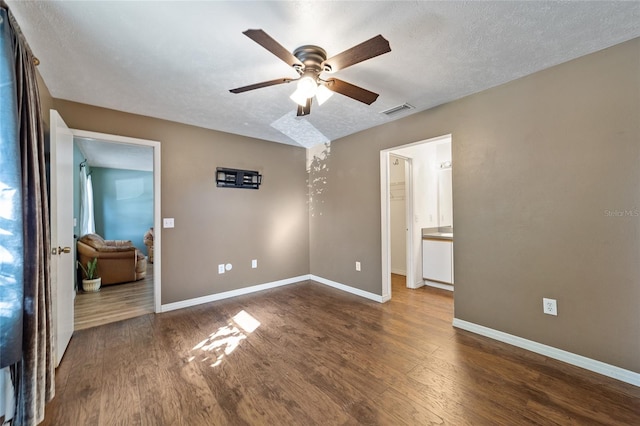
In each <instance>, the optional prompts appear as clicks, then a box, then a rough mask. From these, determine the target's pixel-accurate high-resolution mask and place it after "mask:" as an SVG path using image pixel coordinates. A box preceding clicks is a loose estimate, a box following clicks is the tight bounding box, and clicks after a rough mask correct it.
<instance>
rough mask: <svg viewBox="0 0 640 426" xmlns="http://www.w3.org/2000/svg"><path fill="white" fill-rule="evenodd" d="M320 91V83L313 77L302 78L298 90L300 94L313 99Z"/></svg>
mask: <svg viewBox="0 0 640 426" xmlns="http://www.w3.org/2000/svg"><path fill="white" fill-rule="evenodd" d="M317 91H318V83H316V80H315V79H314V78H313V77H309V76H306V77H302V78H301V79H300V80H298V89H297V90H296V92H300V94H301V95H303V96H304V97H306V98H313V97H314V96H315V95H316V92H317Z"/></svg>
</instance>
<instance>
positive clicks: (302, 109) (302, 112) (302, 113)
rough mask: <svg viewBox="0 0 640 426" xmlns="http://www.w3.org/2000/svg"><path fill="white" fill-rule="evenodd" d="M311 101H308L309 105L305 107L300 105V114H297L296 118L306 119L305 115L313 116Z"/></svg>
mask: <svg viewBox="0 0 640 426" xmlns="http://www.w3.org/2000/svg"><path fill="white" fill-rule="evenodd" d="M311 99H312V98H308V99H307V104H306V105H305V106H301V105H298V112H297V113H296V117H304V116H305V115H309V114H311Z"/></svg>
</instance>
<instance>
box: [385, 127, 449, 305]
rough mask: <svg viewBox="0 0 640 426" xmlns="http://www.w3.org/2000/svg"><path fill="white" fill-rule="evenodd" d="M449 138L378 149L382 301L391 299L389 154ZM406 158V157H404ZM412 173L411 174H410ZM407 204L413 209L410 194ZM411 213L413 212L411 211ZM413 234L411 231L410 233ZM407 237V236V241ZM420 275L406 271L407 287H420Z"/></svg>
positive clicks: (447, 136) (396, 154)
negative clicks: (411, 281) (411, 279)
mask: <svg viewBox="0 0 640 426" xmlns="http://www.w3.org/2000/svg"><path fill="white" fill-rule="evenodd" d="M448 139H449V140H450V139H452V135H451V133H449V134H446V135H442V136H437V137H435V138H430V139H424V140H421V141H417V142H413V143H409V144H406V145H400V146H394V147H392V148H387V149H383V150H380V222H381V223H380V234H381V238H380V239H381V245H382V250H381V251H382V299H383V301H387V300H389V299H391V274H390V271H391V248H390V246H391V230H390V228H391V224H390V216H391V214H390V212H391V206H390V204H391V201H390V194H389V155H390V154H393V155H395V156H402V155H401V154H398V153H397V152H396V151H398V150H401V149H404V148H409V147H412V146H416V145H422V144H425V143H432V142H440V141H443V140H448ZM405 158H408V157H405ZM412 175H413V174H412ZM405 188H406V184H405ZM405 200H407V197H406V196H405ZM407 204H408V205H411V209H413V196H411V199H410V200H409V201H407ZM412 215H413V213H412ZM413 223H414V218H413V217H411V220H410V221H409V222H408V223H407V227H409V225H410V226H411V227H413ZM411 234H413V233H411ZM411 238H413V235H411ZM408 240H409V239H408V238H407V241H408ZM407 254H408V255H409V254H410V255H411V256H413V254H414V253H413V247H411V251H410V252H409V253H407ZM407 264H409V256H407ZM414 269H416V267H415V265H414V267H413V268H410V270H414ZM411 275H413V281H414V284H413V285H412V284H411V283H410V281H409V279H410V278H412V277H411ZM420 275H422V274H418V275H416V273H415V272H413V273H411V272H410V271H408V275H407V283H408V285H407V287H410V288H411V287H412V286H413V287H415V288H417V287H420V286H421V285H420V279H419V278H420Z"/></svg>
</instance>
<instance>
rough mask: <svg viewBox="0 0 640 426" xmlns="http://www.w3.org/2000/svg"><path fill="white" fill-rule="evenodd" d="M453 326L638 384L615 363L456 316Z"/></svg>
mask: <svg viewBox="0 0 640 426" xmlns="http://www.w3.org/2000/svg"><path fill="white" fill-rule="evenodd" d="M453 326H454V327H457V328H461V329H463V330H467V331H470V332H472V333H476V334H479V335H481V336H485V337H489V338H491V339H494V340H498V341H500V342H504V343H508V344H510V345H513V346H517V347H519V348H523V349H526V350H528V351H531V352H535V353H538V354H541V355H544V356H548V357H549V358H553V359H557V360H559V361H563V362H566V363H567V364H571V365H575V366H577V367H581V368H584V369H585V370H590V371H593V372H595V373H598V374H602V375H604V376H608V377H612V378H614V379H617V380H620V381H622V382H626V383H630V384H632V385H635V386H640V374H639V373H636V372H634V371H630V370H625V369H624V368H620V367H616V366H615V365H611V364H606V363H604V362H601V361H597V360H595V359H591V358H587V357H584V356H582V355H577V354H574V353H572V352H567V351H564V350H562V349H558V348H554V347H553V346H547V345H543V344H542V343H538V342H534V341H532V340H528V339H523V338H522V337H518V336H514V335H512V334H508V333H504V332H502V331H498V330H494V329H492V328H488V327H484V326H482V325H478V324H474V323H472V322H468V321H464V320H461V319H458V318H454V319H453Z"/></svg>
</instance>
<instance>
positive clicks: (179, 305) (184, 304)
mask: <svg viewBox="0 0 640 426" xmlns="http://www.w3.org/2000/svg"><path fill="white" fill-rule="evenodd" d="M154 256H155V253H154ZM309 279H311V278H310V275H300V276H299V277H293V278H287V279H284V280H278V281H273V282H270V283H265V284H258V285H254V286H251V287H244V288H239V289H236V290H229V291H224V292H222V293H216V294H210V295H208V296H202V297H196V298H194V299H187V300H181V301H180V302H174V303H168V304H166V305H162V306H161V307H160V312H169V311H174V310H176V309H183V308H188V307H191V306H196V305H202V304H203V303H209V302H215V301H216V300H222V299H229V298H230V297H236V296H242V295H243V294H249V293H255V292H258V291H263V290H268V289H270V288H276V287H280V286H283V285H289V284H296V283H299V282H301V281H306V280H309Z"/></svg>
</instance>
